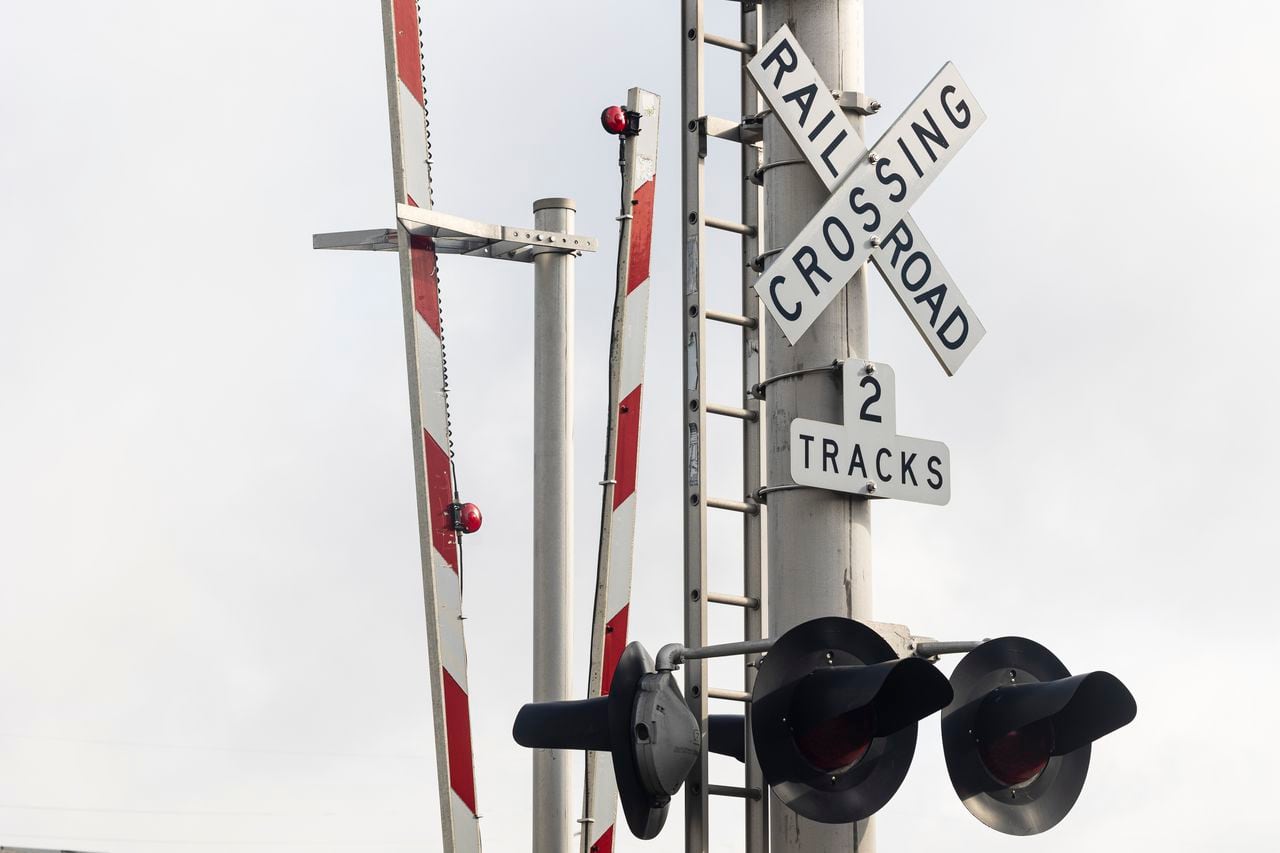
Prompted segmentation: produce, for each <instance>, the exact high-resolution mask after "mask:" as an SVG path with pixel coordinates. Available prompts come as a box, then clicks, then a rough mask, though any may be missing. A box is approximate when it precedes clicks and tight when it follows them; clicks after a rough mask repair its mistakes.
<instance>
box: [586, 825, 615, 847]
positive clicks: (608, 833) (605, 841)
mask: <svg viewBox="0 0 1280 853" xmlns="http://www.w3.org/2000/svg"><path fill="white" fill-rule="evenodd" d="M591 853H613V827H612V826H611V827H609V828H608V829H606V830H605V831H604V835H602V836H600V840H599V841H597V842H596V843H595V844H592V845H591Z"/></svg>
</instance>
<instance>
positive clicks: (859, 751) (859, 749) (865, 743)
mask: <svg viewBox="0 0 1280 853" xmlns="http://www.w3.org/2000/svg"><path fill="white" fill-rule="evenodd" d="M875 731H876V725H875V713H874V712H873V711H872V710H871V709H870V708H858V709H856V710H853V711H848V712H846V713H844V714H841V715H840V716H838V717H833V718H832V719H830V720H823V721H822V722H820V723H817V724H816V725H812V726H809V727H808V728H806V729H804V730H803V731H793V736H794V738H795V742H796V747H797V748H798V749H799V750H800V754H801V755H803V756H804V758H805V760H806V761H808V762H809V763H810V764H812V765H813V766H814V767H816V768H818V769H819V770H823V771H826V772H828V773H831V772H835V771H837V770H846V769H848V768H850V767H852V766H853V765H855V764H857V763H858V762H859V761H861V760H862V757H863V756H864V755H866V754H867V750H868V749H870V748H871V741H872V740H873V739H874V738H875Z"/></svg>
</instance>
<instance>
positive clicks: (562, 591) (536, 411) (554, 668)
mask: <svg viewBox="0 0 1280 853" xmlns="http://www.w3.org/2000/svg"><path fill="white" fill-rule="evenodd" d="M574 210H575V205H574V203H573V201H572V200H571V199H567V198H544V199H539V200H538V201H535V202H534V203H533V227H535V228H538V229H541V230H544V231H562V232H565V233H571V232H572V231H573V219H574ZM574 260H575V259H574V256H573V255H572V254H563V253H553V252H544V253H542V254H540V255H538V256H537V257H536V258H534V261H533V283H534V297H533V382H534V392H533V701H535V702H546V701H549V700H557V699H568V698H570V695H571V684H572V679H571V677H570V673H569V651H570V648H571V647H572V646H571V637H570V633H571V630H572V623H571V620H570V592H571V586H570V583H571V575H572V567H573V523H572V519H573V492H572V474H573V454H572V447H573V384H572V370H573V266H574ZM569 756H570V753H568V752H567V751H565V750H556V749H539V750H535V751H534V754H533V853H569V851H570V849H571V848H570V844H571V841H572V835H571V831H570V827H571V822H570V821H571V817H570V814H569V808H570V776H569Z"/></svg>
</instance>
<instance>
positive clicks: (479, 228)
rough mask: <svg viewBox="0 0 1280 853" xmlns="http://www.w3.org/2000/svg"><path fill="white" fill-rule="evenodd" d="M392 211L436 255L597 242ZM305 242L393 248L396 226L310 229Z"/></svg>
mask: <svg viewBox="0 0 1280 853" xmlns="http://www.w3.org/2000/svg"><path fill="white" fill-rule="evenodd" d="M396 213H397V215H398V216H399V219H400V224H401V225H403V226H404V227H405V230H407V231H408V232H409V233H410V234H413V235H416V236H421V237H430V238H431V239H432V241H433V242H434V243H435V246H436V251H437V252H438V253H440V254H442V255H472V256H476V257H482V258H500V259H502V260H506V261H521V262H524V263H528V262H530V261H532V260H533V259H534V258H535V257H537V256H538V255H540V254H542V253H543V252H556V253H559V254H568V253H577V252H594V251H596V250H597V249H598V248H599V244H598V243H597V242H596V240H595V238H594V237H584V236H582V235H580V234H563V233H560V232H557V231H539V230H537V229H535V228H513V227H511V226H509V225H489V224H486V223H484V222H476V221H475V220H472V219H463V218H462V217H461V216H452V215H450V214H447V213H440V212H438V211H435V210H423V209H422V208H420V207H413V206H411V205H407V204H401V205H397V208H396ZM311 242H312V246H313V247H314V248H316V249H349V250H355V251H365V252H393V251H395V250H396V248H397V245H398V242H399V241H398V238H397V234H396V229H394V228H374V229H370V230H366V231H338V232H334V233H329V234H316V235H314V236H313V237H312V240H311Z"/></svg>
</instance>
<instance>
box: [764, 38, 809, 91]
mask: <svg viewBox="0 0 1280 853" xmlns="http://www.w3.org/2000/svg"><path fill="white" fill-rule="evenodd" d="M784 54H785V56H786V58H785V59H784V58H783V56H784ZM771 64H776V65H777V66H778V73H777V74H775V75H773V87H774V88H775V89H777V88H780V85H781V83H782V77H783V75H785V74H790V73H791V72H792V71H795V70H796V67H797V66H798V65H799V64H800V61H799V60H798V59H797V58H796V49H795V48H794V47H792V46H791V42H789V41H787V40H786V39H783V40H782V41H780V42H778V46H777V47H775V48H774V49H773V52H772V53H770V54H769V55H768V56H766V57H765V58H764V62H763V63H761V65H760V68H761V70H765V69H767V68H768V67H769V66H770V65H771Z"/></svg>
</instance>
